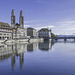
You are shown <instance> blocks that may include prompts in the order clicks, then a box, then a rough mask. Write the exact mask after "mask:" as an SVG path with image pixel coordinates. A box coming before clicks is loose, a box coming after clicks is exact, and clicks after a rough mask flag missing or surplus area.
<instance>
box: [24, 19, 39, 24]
mask: <svg viewBox="0 0 75 75" xmlns="http://www.w3.org/2000/svg"><path fill="white" fill-rule="evenodd" d="M38 21H39V20H31V21H24V23H25V24H27V23H33V22H38Z"/></svg>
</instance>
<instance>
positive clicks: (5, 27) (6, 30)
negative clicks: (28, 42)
mask: <svg viewBox="0 0 75 75" xmlns="http://www.w3.org/2000/svg"><path fill="white" fill-rule="evenodd" d="M5 38H7V39H12V28H11V27H10V25H9V24H8V23H3V22H0V40H4V39H5Z"/></svg>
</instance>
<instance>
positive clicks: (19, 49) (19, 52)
mask: <svg viewBox="0 0 75 75" xmlns="http://www.w3.org/2000/svg"><path fill="white" fill-rule="evenodd" d="M12 49H13V54H12V57H11V64H12V69H15V56H19V58H20V68H22V67H23V63H24V52H26V51H27V44H15V45H13V46H12Z"/></svg>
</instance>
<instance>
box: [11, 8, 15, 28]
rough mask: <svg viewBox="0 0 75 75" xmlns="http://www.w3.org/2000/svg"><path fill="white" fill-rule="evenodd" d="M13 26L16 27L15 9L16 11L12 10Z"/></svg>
mask: <svg viewBox="0 0 75 75" xmlns="http://www.w3.org/2000/svg"><path fill="white" fill-rule="evenodd" d="M11 26H12V27H13V28H14V27H15V11H14V9H13V10H12V12H11Z"/></svg>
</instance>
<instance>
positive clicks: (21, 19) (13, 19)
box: [11, 9, 24, 28]
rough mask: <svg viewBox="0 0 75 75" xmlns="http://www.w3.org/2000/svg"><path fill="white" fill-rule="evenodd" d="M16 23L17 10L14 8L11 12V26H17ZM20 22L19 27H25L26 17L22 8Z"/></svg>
mask: <svg viewBox="0 0 75 75" xmlns="http://www.w3.org/2000/svg"><path fill="white" fill-rule="evenodd" d="M15 24H16V23H15V11H14V9H13V10H12V12H11V26H12V27H13V28H16V26H15ZM19 24H20V26H19V28H24V17H23V11H22V10H21V11H20V17H19Z"/></svg>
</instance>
